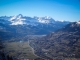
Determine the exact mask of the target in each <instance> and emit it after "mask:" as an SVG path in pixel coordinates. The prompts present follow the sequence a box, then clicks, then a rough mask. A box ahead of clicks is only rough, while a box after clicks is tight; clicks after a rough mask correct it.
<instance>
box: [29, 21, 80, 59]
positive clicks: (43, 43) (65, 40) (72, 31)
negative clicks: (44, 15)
mask: <svg viewBox="0 0 80 60" xmlns="http://www.w3.org/2000/svg"><path fill="white" fill-rule="evenodd" d="M30 44H31V46H32V47H33V48H34V49H35V53H36V54H37V55H38V56H40V57H42V58H44V59H50V60H69V58H70V60H71V59H72V60H79V59H80V24H79V22H73V23H70V24H68V25H66V26H65V27H63V28H61V29H59V30H57V31H55V32H53V33H50V34H48V35H47V36H45V37H43V38H41V39H36V40H34V41H31V43H30Z"/></svg>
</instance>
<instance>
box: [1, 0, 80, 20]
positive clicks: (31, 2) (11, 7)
mask: <svg viewBox="0 0 80 60" xmlns="http://www.w3.org/2000/svg"><path fill="white" fill-rule="evenodd" d="M18 14H23V15H24V16H31V17H33V16H38V17H44V16H51V17H52V18H53V19H55V20H68V21H78V20H80V0H0V16H4V15H6V16H13V15H18Z"/></svg>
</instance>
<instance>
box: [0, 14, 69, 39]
mask: <svg viewBox="0 0 80 60" xmlns="http://www.w3.org/2000/svg"><path fill="white" fill-rule="evenodd" d="M69 23H70V22H68V21H56V20H54V19H53V18H51V17H48V16H46V17H28V16H23V15H22V14H19V15H17V16H10V17H8V16H2V17H0V37H2V39H3V40H9V39H10V38H15V37H16V38H18V37H24V36H26V35H46V34H48V33H51V32H54V31H56V30H58V29H60V28H62V27H63V26H65V25H67V24H69Z"/></svg>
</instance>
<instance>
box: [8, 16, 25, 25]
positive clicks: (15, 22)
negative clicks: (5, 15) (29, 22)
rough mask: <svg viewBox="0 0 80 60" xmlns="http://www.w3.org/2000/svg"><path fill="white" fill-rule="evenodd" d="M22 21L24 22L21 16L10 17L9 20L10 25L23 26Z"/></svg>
mask: <svg viewBox="0 0 80 60" xmlns="http://www.w3.org/2000/svg"><path fill="white" fill-rule="evenodd" d="M23 20H26V19H25V18H23V16H22V15H21V14H19V15H17V16H12V17H11V18H10V20H9V21H10V22H11V24H10V25H23V24H25V22H24V21H23Z"/></svg>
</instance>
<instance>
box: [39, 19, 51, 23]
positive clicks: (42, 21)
mask: <svg viewBox="0 0 80 60" xmlns="http://www.w3.org/2000/svg"><path fill="white" fill-rule="evenodd" d="M38 21H39V22H40V23H49V22H50V21H49V20H46V19H42V18H38Z"/></svg>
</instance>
